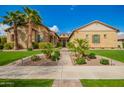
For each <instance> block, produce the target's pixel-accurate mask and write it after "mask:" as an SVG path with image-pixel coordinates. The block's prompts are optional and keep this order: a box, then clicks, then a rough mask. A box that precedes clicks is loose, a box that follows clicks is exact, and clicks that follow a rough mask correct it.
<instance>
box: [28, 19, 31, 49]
mask: <svg viewBox="0 0 124 93" xmlns="http://www.w3.org/2000/svg"><path fill="white" fill-rule="evenodd" d="M28 48H32V23H31V21H29V24H28Z"/></svg>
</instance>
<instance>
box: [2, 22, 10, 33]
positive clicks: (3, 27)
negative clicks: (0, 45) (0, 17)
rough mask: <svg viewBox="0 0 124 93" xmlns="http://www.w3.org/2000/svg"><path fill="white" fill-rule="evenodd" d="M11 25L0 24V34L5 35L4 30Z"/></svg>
mask: <svg viewBox="0 0 124 93" xmlns="http://www.w3.org/2000/svg"><path fill="white" fill-rule="evenodd" d="M9 27H10V26H8V25H3V24H0V35H5V32H4V30H5V29H7V28H9Z"/></svg>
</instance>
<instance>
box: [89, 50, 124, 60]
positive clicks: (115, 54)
mask: <svg viewBox="0 0 124 93" xmlns="http://www.w3.org/2000/svg"><path fill="white" fill-rule="evenodd" d="M90 52H93V53H95V54H97V55H101V56H105V57H109V58H112V59H115V60H118V61H121V62H124V50H90Z"/></svg>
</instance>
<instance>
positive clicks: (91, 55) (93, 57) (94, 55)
mask: <svg viewBox="0 0 124 93" xmlns="http://www.w3.org/2000/svg"><path fill="white" fill-rule="evenodd" d="M88 57H89V58H90V59H95V58H96V54H94V53H90V54H89V55H88Z"/></svg>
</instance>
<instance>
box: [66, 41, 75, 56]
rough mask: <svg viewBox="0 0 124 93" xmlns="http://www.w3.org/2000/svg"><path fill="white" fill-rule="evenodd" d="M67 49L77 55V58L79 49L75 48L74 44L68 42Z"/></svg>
mask: <svg viewBox="0 0 124 93" xmlns="http://www.w3.org/2000/svg"><path fill="white" fill-rule="evenodd" d="M67 47H68V48H69V49H70V50H71V51H72V52H74V53H75V56H77V47H76V46H75V44H74V42H68V43H67Z"/></svg>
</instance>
